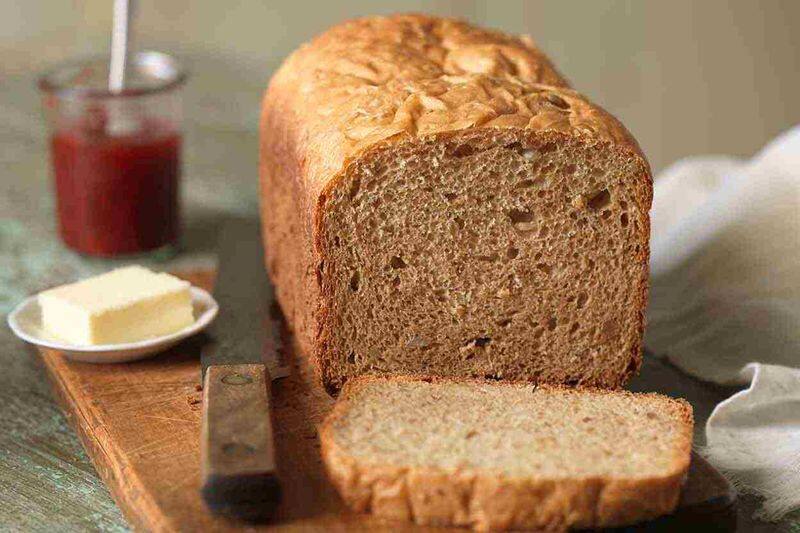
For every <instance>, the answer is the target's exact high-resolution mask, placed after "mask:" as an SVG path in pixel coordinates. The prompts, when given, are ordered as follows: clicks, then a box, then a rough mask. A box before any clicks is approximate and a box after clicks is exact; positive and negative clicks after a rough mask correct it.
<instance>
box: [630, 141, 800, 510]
mask: <svg viewBox="0 0 800 533" xmlns="http://www.w3.org/2000/svg"><path fill="white" fill-rule="evenodd" d="M650 266H651V281H652V286H651V293H650V304H649V307H648V312H647V315H648V326H647V330H646V334H645V345H646V346H648V348H650V349H651V350H652V351H653V352H654V353H656V354H659V355H664V356H666V357H667V358H668V359H669V360H670V361H671V362H673V363H674V364H675V365H677V366H679V367H680V368H682V369H683V370H685V371H686V372H688V373H690V374H692V375H694V376H696V377H699V378H701V379H704V380H707V381H713V382H716V383H723V384H749V388H747V389H746V390H743V391H741V392H739V393H737V394H735V395H734V396H733V397H731V398H729V399H728V400H726V401H724V402H722V403H721V404H719V405H718V406H717V407H716V409H715V410H714V412H713V413H712V415H711V417H710V418H709V420H708V422H707V425H706V437H707V441H708V442H707V448H706V449H705V452H706V455H707V456H708V458H709V459H710V460H711V461H712V463H713V464H715V465H716V466H717V467H719V468H720V469H721V470H723V471H724V472H726V473H727V474H728V475H729V477H730V478H731V479H733V481H734V482H735V483H736V484H737V485H738V486H739V488H740V489H742V490H744V491H749V492H753V493H756V494H758V495H761V496H763V497H764V498H765V499H764V505H763V508H762V510H761V513H762V516H763V517H765V518H767V519H776V518H779V517H780V516H782V515H784V514H785V513H787V512H789V511H791V510H793V509H797V508H800V369H798V368H797V367H800V127H795V128H794V129H792V130H790V131H788V132H786V133H784V134H783V135H781V136H780V137H778V138H777V139H775V140H774V141H772V142H771V143H770V144H769V145H767V146H766V147H765V148H764V149H763V150H762V151H761V152H760V153H759V154H757V155H756V156H755V157H754V158H752V159H751V160H749V161H742V160H737V159H735V158H731V157H693V158H689V159H685V160H683V161H680V162H678V163H676V164H674V165H672V166H671V167H669V168H667V169H666V170H665V171H664V172H663V173H662V174H661V175H660V176H658V177H657V178H656V181H655V186H654V200H653V210H652V234H651V260H650Z"/></svg>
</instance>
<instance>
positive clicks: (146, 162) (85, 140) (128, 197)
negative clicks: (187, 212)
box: [51, 121, 181, 256]
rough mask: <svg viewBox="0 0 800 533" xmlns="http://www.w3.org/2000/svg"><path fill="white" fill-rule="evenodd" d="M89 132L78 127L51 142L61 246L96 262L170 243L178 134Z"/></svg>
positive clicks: (145, 128) (159, 127)
mask: <svg viewBox="0 0 800 533" xmlns="http://www.w3.org/2000/svg"><path fill="white" fill-rule="evenodd" d="M101 122H102V121H101ZM94 126H95V127H92V125H88V124H86V123H84V124H77V125H75V126H73V127H68V128H64V129H61V130H59V131H56V132H55V133H54V134H53V135H52V138H51V143H52V157H53V169H54V174H55V184H56V196H57V204H58V220H59V230H60V233H61V238H62V239H63V241H64V242H65V243H66V244H67V245H68V246H69V247H70V248H73V249H74V250H77V251H78V252H82V253H85V254H89V255H98V256H113V255H120V254H135V253H140V252H147V251H151V250H155V249H158V248H161V247H163V246H166V245H169V244H172V243H174V242H175V241H176V239H177V237H178V219H179V216H178V179H179V172H180V151H181V150H180V148H181V136H180V134H179V133H178V132H176V131H175V130H174V129H173V128H170V127H168V125H165V124H159V123H158V122H155V121H149V122H147V123H145V124H142V125H141V127H138V128H136V129H135V130H134V131H131V132H127V133H125V132H123V133H117V134H110V133H108V132H106V128H105V127H103V125H100V127H96V126H97V125H96V124H95V125H94Z"/></svg>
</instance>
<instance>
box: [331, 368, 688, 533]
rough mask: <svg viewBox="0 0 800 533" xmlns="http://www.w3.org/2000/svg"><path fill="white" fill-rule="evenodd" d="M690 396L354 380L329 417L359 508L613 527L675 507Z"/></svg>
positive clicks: (421, 519) (491, 521)
mask: <svg viewBox="0 0 800 533" xmlns="http://www.w3.org/2000/svg"><path fill="white" fill-rule="evenodd" d="M692 424H693V421H692V412H691V407H690V406H689V405H688V404H687V403H686V402H684V401H682V400H673V399H669V398H667V397H664V396H659V395H655V394H632V393H627V392H619V391H601V390H575V389H566V388H560V387H551V386H539V387H534V386H531V385H529V384H498V383H486V382H477V381H461V382H452V381H445V380H433V381H423V380H412V379H404V378H400V379H383V378H371V377H365V378H360V379H356V380H353V381H351V382H348V385H346V386H345V389H344V392H343V395H342V398H341V399H340V401H339V402H338V403H337V406H336V408H335V410H334V412H333V413H332V414H331V415H330V416H329V418H328V419H327V420H326V422H325V424H324V426H323V429H322V442H323V457H324V459H325V464H326V466H327V468H328V472H329V474H330V477H331V479H332V480H333V482H334V483H335V484H336V486H337V488H338V489H339V491H340V493H341V494H342V496H343V498H344V499H345V501H346V502H347V503H348V504H349V505H350V506H351V507H352V508H353V509H355V510H356V511H359V512H371V513H374V514H377V515H381V516H385V517H391V518H398V519H405V520H413V521H416V522H417V523H420V524H428V525H433V524H435V525H459V526H472V527H474V528H477V529H484V530H498V529H509V528H544V529H550V530H561V529H566V528H588V527H607V526H617V525H626V524H632V523H635V522H638V521H642V520H646V519H649V518H654V517H657V516H659V515H662V514H665V513H669V512H671V511H672V510H673V509H674V507H675V505H676V504H677V501H678V497H679V493H680V486H681V483H682V481H683V479H684V477H685V474H686V471H687V469H688V465H689V457H690V451H691V438H692Z"/></svg>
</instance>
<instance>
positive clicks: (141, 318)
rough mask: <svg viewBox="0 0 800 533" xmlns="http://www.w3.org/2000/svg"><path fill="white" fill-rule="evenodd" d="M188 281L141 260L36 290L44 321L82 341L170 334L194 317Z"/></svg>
mask: <svg viewBox="0 0 800 533" xmlns="http://www.w3.org/2000/svg"><path fill="white" fill-rule="evenodd" d="M190 286H191V285H190V284H189V282H187V281H183V280H180V279H178V278H176V277H175V276H170V275H169V274H157V273H155V272H151V271H150V270H148V269H146V268H144V267H140V266H130V267H125V268H120V269H117V270H112V271H111V272H107V273H106V274H102V275H100V276H95V277H93V278H89V279H86V280H83V281H79V282H77V283H72V284H70V285H62V286H61V287H56V288H54V289H50V290H47V291H44V292H42V293H40V294H39V307H40V308H41V311H42V326H43V327H44V329H45V330H46V331H47V332H49V333H51V334H53V335H55V336H56V337H59V338H60V339H62V340H64V341H66V342H69V343H72V344H80V345H89V344H116V343H121V342H136V341H140V340H144V339H149V338H153V337H159V336H161V335H168V334H170V333H174V332H176V331H179V330H181V329H183V328H185V327H186V326H188V325H190V324H192V323H193V322H194V316H193V314H192V298H191V293H190V292H189V287H190Z"/></svg>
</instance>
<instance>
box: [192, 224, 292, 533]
mask: <svg viewBox="0 0 800 533" xmlns="http://www.w3.org/2000/svg"><path fill="white" fill-rule="evenodd" d="M261 242H262V241H261V232H260V226H259V223H258V220H256V219H252V218H230V219H226V220H225V221H224V223H223V226H222V228H221V231H220V245H219V266H218V268H217V281H216V284H215V287H214V297H215V298H216V300H217V302H218V303H219V309H220V310H219V314H218V315H217V318H216V320H215V321H214V323H213V324H212V326H211V328H209V333H208V335H209V337H210V339H209V342H207V343H206V344H204V345H203V347H202V349H201V356H200V360H201V363H202V383H203V421H202V434H201V442H200V456H201V475H202V480H203V489H202V494H203V499H204V500H205V502H206V505H207V506H208V508H209V509H210V510H211V512H212V513H215V514H221V515H227V516H229V517H233V518H238V519H242V520H246V521H252V522H260V521H263V520H266V519H268V518H269V517H270V516H271V515H272V513H273V511H274V510H275V508H276V507H277V505H278V503H279V501H280V497H281V489H280V484H279V482H278V478H277V475H276V468H275V467H276V465H275V449H274V443H273V431H272V422H271V417H270V415H271V413H270V383H271V381H272V380H273V379H277V378H280V377H284V376H287V375H288V374H289V366H288V365H287V364H286V361H285V351H284V346H283V345H282V342H281V335H280V333H281V323H280V317H279V312H276V311H275V310H276V309H277V304H276V303H275V293H274V289H273V287H272V285H271V283H270V282H269V279H268V277H267V274H266V272H265V270H264V259H263V252H262V246H261Z"/></svg>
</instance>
